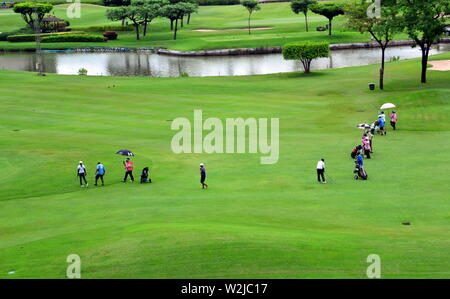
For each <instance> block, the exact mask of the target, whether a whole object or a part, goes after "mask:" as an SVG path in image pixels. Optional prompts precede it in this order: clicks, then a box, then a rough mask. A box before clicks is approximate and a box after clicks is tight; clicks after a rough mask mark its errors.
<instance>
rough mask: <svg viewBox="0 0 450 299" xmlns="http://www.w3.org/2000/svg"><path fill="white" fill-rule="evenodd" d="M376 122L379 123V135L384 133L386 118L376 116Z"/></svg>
mask: <svg viewBox="0 0 450 299" xmlns="http://www.w3.org/2000/svg"><path fill="white" fill-rule="evenodd" d="M378 124H379V126H380V134H381V135H386V131H385V129H384V127H385V124H386V119H385V118H384V117H382V116H380V117H379V118H378Z"/></svg>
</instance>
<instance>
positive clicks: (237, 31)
mask: <svg viewBox="0 0 450 299" xmlns="http://www.w3.org/2000/svg"><path fill="white" fill-rule="evenodd" d="M66 8H67V5H58V6H56V7H55V14H56V16H58V17H62V18H64V17H65V10H66ZM106 10H107V8H106V7H103V6H96V5H91V4H83V5H82V9H81V18H80V19H70V20H69V21H70V23H71V26H72V28H74V29H75V30H76V28H77V27H87V26H97V25H108V24H113V22H110V21H109V20H107V19H106V17H105V11H106ZM309 22H310V32H306V31H305V24H304V18H303V17H302V16H301V15H296V14H294V13H293V12H292V11H291V9H290V7H289V3H270V4H263V5H262V10H261V11H258V12H256V13H255V14H254V16H253V17H252V26H253V27H272V29H269V30H254V31H253V33H252V35H250V36H249V35H248V33H247V31H246V26H247V12H246V10H245V8H243V7H242V6H240V5H233V6H208V7H200V10H199V13H198V14H196V15H193V17H192V20H191V24H190V25H189V26H185V27H184V28H181V29H180V31H179V34H178V40H176V41H173V40H172V32H171V31H170V30H169V22H168V20H166V19H157V20H155V21H154V22H152V23H151V25H150V27H149V28H150V29H149V30H150V32H149V34H148V36H146V37H143V38H142V39H141V40H140V41H137V40H136V38H135V34H134V33H133V32H129V33H120V34H119V39H118V40H117V41H109V42H108V43H107V44H104V43H102V44H95V43H94V44H93V43H54V44H45V45H43V46H44V47H45V48H50V49H51V48H79V47H92V46H101V47H129V48H139V47H163V48H170V49H175V50H182V51H187V50H202V49H221V48H252V47H267V46H282V45H284V44H286V43H288V42H293V41H301V40H324V41H329V42H330V43H347V42H362V41H369V40H370V38H369V36H368V35H367V34H360V33H359V32H355V31H351V30H349V29H346V26H345V22H346V19H345V18H344V17H343V16H340V17H337V18H336V19H335V21H334V26H335V30H334V35H333V36H332V37H329V36H328V33H327V32H318V31H316V30H315V28H316V27H317V26H324V25H325V24H327V19H325V18H324V17H322V16H319V15H313V14H311V16H310V17H309ZM114 24H119V22H114ZM23 26H24V22H23V21H22V20H21V18H20V16H19V15H16V14H14V13H12V12H11V11H8V10H6V11H0V32H1V31H5V32H6V31H10V30H13V29H18V28H20V27H23ZM196 29H214V30H216V31H213V32H198V31H193V30H196ZM99 34H100V33H99ZM404 37H405V36H404V35H399V36H398V38H404ZM34 47H35V45H34V43H8V42H0V49H6V50H12V49H33V48H34Z"/></svg>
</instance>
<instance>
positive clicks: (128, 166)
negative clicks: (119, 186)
mask: <svg viewBox="0 0 450 299" xmlns="http://www.w3.org/2000/svg"><path fill="white" fill-rule="evenodd" d="M123 166H124V167H125V177H124V178H123V182H124V183H126V182H127V178H128V176H130V179H131V181H132V182H134V177H133V170H134V163H133V161H131V160H130V158H127V159H126V160H125V161H124V162H123Z"/></svg>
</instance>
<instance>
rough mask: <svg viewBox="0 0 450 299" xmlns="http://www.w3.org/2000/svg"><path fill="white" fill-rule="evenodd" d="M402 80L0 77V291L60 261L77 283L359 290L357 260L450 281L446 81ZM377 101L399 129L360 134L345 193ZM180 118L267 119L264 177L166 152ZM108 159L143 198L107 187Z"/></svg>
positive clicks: (243, 162) (369, 76)
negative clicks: (220, 282) (80, 172)
mask: <svg viewBox="0 0 450 299" xmlns="http://www.w3.org/2000/svg"><path fill="white" fill-rule="evenodd" d="M433 59H439V60H445V59H450V54H449V53H447V54H444V55H439V56H435V57H433ZM419 65H420V61H419V60H417V59H415V60H410V61H401V62H393V63H388V64H387V68H386V89H385V91H379V90H377V91H369V89H368V87H367V86H368V83H371V82H374V81H376V78H377V74H378V68H379V66H378V65H373V66H365V67H355V68H346V69H338V70H326V71H317V72H314V73H312V74H310V75H304V74H301V73H288V74H278V75H265V76H250V77H211V78H131V77H91V76H62V75H53V74H48V75H47V76H44V77H39V76H37V75H36V74H35V73H26V72H13V71H3V70H2V71H0V104H1V107H2V113H1V114H0V149H1V157H0V168H1V169H2V171H1V172H0V236H1V237H0V278H65V277H66V269H67V266H68V263H67V262H66V258H67V256H68V255H70V254H77V255H79V256H80V258H81V277H82V278H367V276H366V270H367V267H368V266H369V264H368V263H367V261H366V259H367V257H368V256H369V255H370V254H377V255H379V256H380V258H381V265H382V275H383V278H450V198H449V191H450V189H449V178H450V177H449V170H448V166H449V165H448V161H449V158H450V151H449V140H450V102H449V101H450V73H449V72H448V71H447V72H439V71H429V83H427V84H425V85H421V84H420V83H419V82H420V80H419V79H420V77H419V73H420V67H419ZM386 102H392V103H395V104H396V105H397V107H398V108H397V111H398V117H399V123H398V127H399V130H398V131H395V132H394V131H392V130H390V128H389V127H388V134H387V136H383V137H382V136H378V135H377V136H375V137H374V155H373V159H372V160H368V161H365V168H366V170H367V172H368V174H369V180H368V181H355V180H354V179H353V169H354V162H353V160H352V159H351V158H350V152H351V150H352V149H353V148H354V147H355V145H357V144H359V143H360V139H361V134H362V131H360V130H357V129H356V128H355V127H356V125H358V124H360V123H363V122H373V121H375V120H376V118H377V115H378V109H379V107H380V106H381V105H382V104H383V103H386ZM196 109H199V110H202V111H203V117H204V118H207V117H217V118H219V119H221V120H224V119H225V118H238V117H242V118H244V119H246V118H257V119H258V118H279V120H280V156H279V161H278V163H276V164H273V165H261V164H260V157H261V155H260V154H211V155H208V154H175V153H173V152H172V149H171V146H170V144H171V140H172V138H173V136H174V135H175V134H176V131H172V130H171V129H170V126H171V121H172V120H174V119H176V118H179V117H186V118H188V119H190V120H192V119H193V113H194V110H196ZM123 148H125V149H129V150H132V151H133V152H134V153H135V154H136V157H133V160H134V162H135V166H136V171H135V177H136V178H137V179H138V177H139V174H140V171H141V170H142V168H143V167H145V166H149V167H150V177H151V178H152V180H153V183H152V184H139V183H138V182H134V183H130V182H127V183H126V184H124V183H122V182H121V180H122V178H123V166H122V161H123V157H121V156H118V155H115V154H114V153H115V152H116V151H117V150H120V149H123ZM321 158H324V159H325V161H326V165H327V171H326V175H327V178H328V184H326V185H322V184H318V183H317V182H316V173H315V172H316V163H317V161H318V160H319V159H321ZM80 160H82V161H83V162H84V164H85V165H86V167H87V172H88V176H87V178H88V181H89V187H88V188H80V186H79V183H78V179H77V177H76V167H77V165H78V162H79V161H80ZM99 161H101V162H102V163H103V164H104V165H105V167H106V176H105V179H106V186H104V187H96V186H94V184H93V183H94V182H93V178H94V172H95V166H96V164H97V162H99ZM201 162H203V163H205V166H206V169H207V172H208V177H207V182H208V184H209V189H207V190H202V189H201V185H200V183H199V171H198V165H199V163H201ZM405 222H408V223H410V224H411V225H408V226H405V225H402V223H405Z"/></svg>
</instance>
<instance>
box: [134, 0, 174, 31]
mask: <svg viewBox="0 0 450 299" xmlns="http://www.w3.org/2000/svg"><path fill="white" fill-rule="evenodd" d="M168 3H169V2H168V1H166V0H131V6H136V7H139V8H140V9H139V14H140V19H141V24H143V25H144V32H143V35H144V36H146V35H147V27H148V24H149V23H151V22H152V21H153V19H155V18H157V17H158V16H159V10H160V9H161V7H162V6H164V5H167V4H168Z"/></svg>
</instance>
